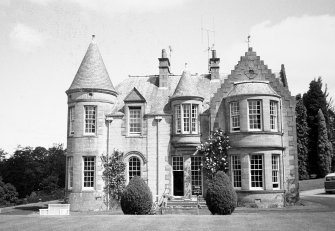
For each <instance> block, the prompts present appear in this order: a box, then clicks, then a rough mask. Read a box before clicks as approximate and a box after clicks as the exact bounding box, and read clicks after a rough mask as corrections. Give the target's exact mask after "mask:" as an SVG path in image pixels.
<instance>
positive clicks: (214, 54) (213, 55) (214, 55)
mask: <svg viewBox="0 0 335 231" xmlns="http://www.w3.org/2000/svg"><path fill="white" fill-rule="evenodd" d="M212 58H216V50H212Z"/></svg>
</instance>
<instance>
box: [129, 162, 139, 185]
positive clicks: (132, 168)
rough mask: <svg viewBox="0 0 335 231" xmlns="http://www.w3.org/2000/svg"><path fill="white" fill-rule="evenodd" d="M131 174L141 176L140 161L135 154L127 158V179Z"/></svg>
mask: <svg viewBox="0 0 335 231" xmlns="http://www.w3.org/2000/svg"><path fill="white" fill-rule="evenodd" d="M133 176H141V161H140V159H139V158H137V157H135V156H132V157H130V158H129V180H131V178H133Z"/></svg>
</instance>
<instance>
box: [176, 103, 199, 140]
mask: <svg viewBox="0 0 335 231" xmlns="http://www.w3.org/2000/svg"><path fill="white" fill-rule="evenodd" d="M174 109H175V131H176V133H177V134H197V133H198V114H199V108H198V104H178V105H175V107H174Z"/></svg>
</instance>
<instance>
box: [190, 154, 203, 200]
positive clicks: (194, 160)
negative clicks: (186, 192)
mask: <svg viewBox="0 0 335 231" xmlns="http://www.w3.org/2000/svg"><path fill="white" fill-rule="evenodd" d="M201 164H202V159H201V157H200V156H192V157H191V176H192V195H196V194H195V188H194V186H199V187H200V192H202V170H201Z"/></svg>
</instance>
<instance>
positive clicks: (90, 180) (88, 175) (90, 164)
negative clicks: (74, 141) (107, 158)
mask: <svg viewBox="0 0 335 231" xmlns="http://www.w3.org/2000/svg"><path fill="white" fill-rule="evenodd" d="M83 159H84V181H83V182H84V189H93V188H94V180H95V156H84V157H83Z"/></svg>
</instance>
